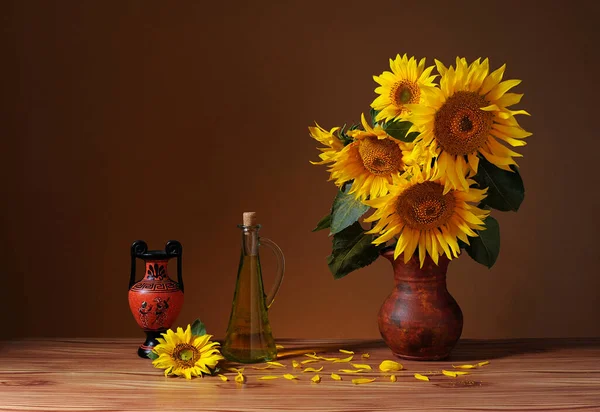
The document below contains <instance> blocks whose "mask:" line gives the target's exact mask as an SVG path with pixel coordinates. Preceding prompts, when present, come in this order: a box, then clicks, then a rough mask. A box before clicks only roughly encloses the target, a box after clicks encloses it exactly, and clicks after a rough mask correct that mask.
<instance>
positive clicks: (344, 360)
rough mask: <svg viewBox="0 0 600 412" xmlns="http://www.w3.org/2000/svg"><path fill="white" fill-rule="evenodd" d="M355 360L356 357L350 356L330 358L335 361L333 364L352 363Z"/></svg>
mask: <svg viewBox="0 0 600 412" xmlns="http://www.w3.org/2000/svg"><path fill="white" fill-rule="evenodd" d="M353 358H354V355H352V356H348V357H347V358H330V359H333V363H342V362H350V361H352V359H353Z"/></svg>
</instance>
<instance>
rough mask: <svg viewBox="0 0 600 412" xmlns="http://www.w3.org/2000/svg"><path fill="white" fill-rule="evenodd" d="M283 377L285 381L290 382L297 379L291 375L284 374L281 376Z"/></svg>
mask: <svg viewBox="0 0 600 412" xmlns="http://www.w3.org/2000/svg"><path fill="white" fill-rule="evenodd" d="M283 377H284V378H286V379H288V380H290V381H292V380H294V379H298V377H297V376H294V375H292V374H291V373H286V374H285V375H283Z"/></svg>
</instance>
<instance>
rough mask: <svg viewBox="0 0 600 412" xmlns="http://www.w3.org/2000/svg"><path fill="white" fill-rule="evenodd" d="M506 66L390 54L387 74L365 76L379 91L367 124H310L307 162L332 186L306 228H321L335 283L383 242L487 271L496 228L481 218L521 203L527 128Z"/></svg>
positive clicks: (496, 244)
mask: <svg viewBox="0 0 600 412" xmlns="http://www.w3.org/2000/svg"><path fill="white" fill-rule="evenodd" d="M505 68H506V65H503V66H502V67H500V68H498V69H496V70H495V71H492V72H490V65H489V60H488V59H487V58H486V59H484V60H483V61H482V60H481V59H477V60H475V61H473V62H471V63H470V64H469V63H468V62H467V60H466V59H465V58H457V59H456V63H455V66H450V67H446V66H445V65H444V64H443V63H442V62H440V61H438V60H436V61H435V66H429V67H425V59H421V60H419V61H417V60H416V59H415V58H414V57H411V58H408V57H407V56H406V55H404V56H400V55H398V56H396V58H395V59H390V69H391V71H384V72H383V73H382V74H381V75H379V76H373V79H374V80H375V82H377V83H378V85H379V86H378V87H377V88H376V89H375V93H377V94H378V96H377V97H376V98H375V100H374V101H373V102H372V103H371V110H370V121H367V119H366V117H365V115H364V114H363V115H361V122H360V124H354V125H352V126H350V127H348V128H346V126H344V127H333V128H332V129H330V130H327V129H324V128H322V127H320V126H319V125H318V124H316V126H314V127H309V132H310V136H311V137H313V138H314V139H315V140H317V141H318V142H319V143H321V144H322V145H323V146H324V147H321V148H320V149H319V150H320V151H321V154H320V155H319V157H320V161H317V162H311V163H313V164H325V165H328V172H329V173H330V180H332V181H333V182H334V183H335V184H336V185H337V186H338V187H339V192H338V193H337V195H336V197H335V199H334V201H333V205H332V208H331V210H330V213H329V214H328V215H327V216H325V217H324V218H323V219H321V221H320V222H319V223H318V224H317V227H316V228H315V229H314V230H313V231H318V230H322V229H330V235H331V236H332V238H333V239H332V240H333V247H332V254H331V255H330V256H329V257H328V265H329V268H330V270H331V272H332V273H333V275H334V277H335V278H341V277H343V276H345V275H347V274H348V273H350V272H352V271H354V270H356V269H359V268H361V267H364V266H367V265H369V264H370V263H372V262H373V261H374V260H375V259H377V257H378V256H379V254H380V252H381V251H382V250H383V249H384V248H386V247H387V248H393V250H394V259H398V258H399V257H402V259H403V260H404V262H405V263H408V261H409V260H410V259H411V258H412V257H413V256H417V255H418V259H419V261H420V265H421V266H423V263H424V262H425V260H426V259H432V260H433V262H435V264H438V261H439V259H440V257H442V256H445V257H446V258H448V259H450V260H451V259H453V258H456V257H458V256H459V255H460V254H461V250H465V251H466V252H467V253H468V254H469V256H471V257H472V258H473V259H474V260H475V261H477V262H479V263H481V264H483V265H485V266H487V267H492V265H493V264H494V263H495V261H496V259H497V257H498V253H499V251H500V230H499V226H498V222H497V221H496V220H495V219H494V218H493V217H492V216H491V215H490V213H491V210H492V209H496V210H500V211H517V210H518V208H519V206H520V204H521V202H522V201H523V198H524V194H525V190H524V186H523V181H522V179H521V176H520V174H519V171H518V169H517V163H516V162H515V158H518V157H521V156H522V155H521V154H519V153H517V152H515V151H513V150H512V149H511V148H510V147H520V146H523V145H525V144H526V143H525V141H524V139H525V138H526V137H528V136H530V135H531V133H529V132H527V131H525V130H524V129H523V128H522V127H521V126H520V125H519V123H518V122H517V119H516V117H515V116H516V115H520V114H525V115H528V113H527V112H526V111H524V110H511V109H509V107H511V106H513V105H515V104H517V103H519V102H520V100H521V98H522V97H523V94H518V93H512V92H510V90H511V89H512V88H513V87H515V86H517V85H518V84H519V83H520V80H504V81H503V80H502V79H503V76H504V71H505ZM434 69H435V70H437V74H434ZM438 77H439V79H438ZM437 80H439V83H437V82H436V81H437ZM361 222H362V223H361ZM363 225H367V227H366V228H365V227H363Z"/></svg>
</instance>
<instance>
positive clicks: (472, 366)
mask: <svg viewBox="0 0 600 412" xmlns="http://www.w3.org/2000/svg"><path fill="white" fill-rule="evenodd" d="M452 367H453V368H456V369H473V368H476V367H477V365H452Z"/></svg>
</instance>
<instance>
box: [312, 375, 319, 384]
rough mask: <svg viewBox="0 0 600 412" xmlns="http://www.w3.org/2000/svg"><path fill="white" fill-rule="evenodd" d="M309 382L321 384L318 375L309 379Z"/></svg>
mask: <svg viewBox="0 0 600 412" xmlns="http://www.w3.org/2000/svg"><path fill="white" fill-rule="evenodd" d="M311 381H312V382H314V383H319V382H321V377H320V376H319V375H315V376H313V377H312V378H311Z"/></svg>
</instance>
